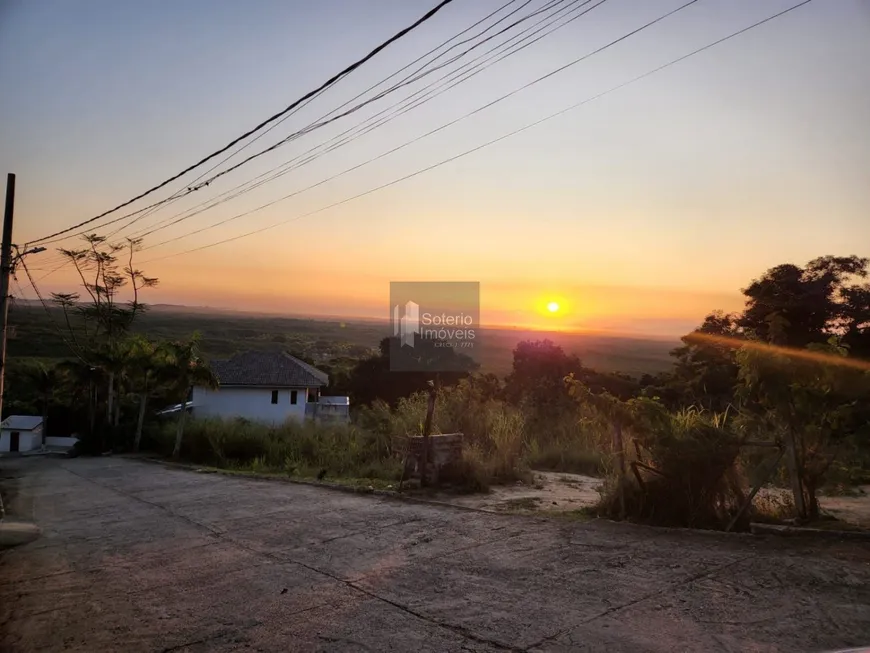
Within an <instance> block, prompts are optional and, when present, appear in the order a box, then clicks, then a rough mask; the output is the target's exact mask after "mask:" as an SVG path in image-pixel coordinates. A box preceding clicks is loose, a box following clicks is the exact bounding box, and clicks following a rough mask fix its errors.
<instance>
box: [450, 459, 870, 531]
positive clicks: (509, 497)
mask: <svg viewBox="0 0 870 653" xmlns="http://www.w3.org/2000/svg"><path fill="white" fill-rule="evenodd" d="M533 476H534V480H533V482H532V483H515V484H513V485H507V486H502V487H495V488H493V489H492V491H491V492H489V493H487V494H472V495H468V496H459V497H457V496H452V495H442V496H439V497H438V499H439V500H440V501H445V502H447V503H451V504H454V505H459V506H465V507H469V508H477V509H479V510H487V511H492V512H520V513H533V512H570V511H574V510H579V509H581V508H585V507H589V506H593V505H595V504H596V502H597V501H598V498H599V494H598V490H599V488H600V487H601V479H597V478H593V477H591V476H583V475H581V474H566V473H562V472H534V473H533ZM788 496H789V491H788V490H785V489H778V488H764V489H762V490H761V492H760V493H759V497H760V498H762V499H766V500H772V501H779V502H782V501H783V500H784V498H785V499H786V500H787V497H788ZM819 504H820V506H821V508H822V511H823V512H825V513H828V514H829V515H831V516H833V517H836V518H837V519H839V520H841V521H844V522H847V523H849V524H852V525H855V526H860V527H862V528H868V529H870V485H865V486H862V487H859V488H855V490H854V494H853V495H851V496H833V497H829V496H822V497H820V498H819Z"/></svg>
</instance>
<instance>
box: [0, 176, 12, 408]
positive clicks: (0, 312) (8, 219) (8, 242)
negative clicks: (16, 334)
mask: <svg viewBox="0 0 870 653" xmlns="http://www.w3.org/2000/svg"><path fill="white" fill-rule="evenodd" d="M14 210H15V175H14V174H13V173H11V172H10V173H9V174H8V175H6V211H5V213H4V214H3V240H2V242H0V320H2V333H0V418H2V414H3V385H4V384H3V381H4V378H5V376H6V329H7V327H8V324H9V277H10V275H11V274H12V213H13V211H14Z"/></svg>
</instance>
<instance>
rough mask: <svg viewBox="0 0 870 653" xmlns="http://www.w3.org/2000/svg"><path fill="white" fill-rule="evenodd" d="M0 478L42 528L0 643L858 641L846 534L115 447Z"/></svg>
mask: <svg viewBox="0 0 870 653" xmlns="http://www.w3.org/2000/svg"><path fill="white" fill-rule="evenodd" d="M10 464H12V467H11V468H10ZM3 474H5V475H7V476H10V475H11V476H18V478H17V480H15V481H14V483H15V485H16V487H14V488H13V494H17V496H14V497H13V499H12V501H11V505H10V509H11V511H13V512H18V513H19V514H21V513H25V514H31V515H32V517H33V518H34V519H35V520H36V521H37V522H38V524H39V525H40V526H41V527H42V529H43V535H42V537H41V538H40V539H38V540H36V541H35V542H32V543H30V544H27V545H24V546H22V547H18V548H15V549H12V550H9V551H7V552H5V553H3V554H0V555H2V557H0V628H2V632H0V650H4V651H5V650H9V651H88V652H91V653H95V652H98V651H125V652H135V651H236V650H246V651H318V650H320V651H414V652H415V653H419V652H421V651H437V652H443V651H501V650H523V651H607V652H608V653H610V652H615V651H633V652H634V651H662V652H664V651H667V652H669V653H670V652H671V651H789V652H792V651H820V650H826V649H831V648H835V647H845V646H856V645H859V644H862V643H870V550H868V549H870V547H868V546H867V545H866V543H857V542H852V543H845V542H843V543H837V542H826V543H820V542H815V543H810V542H806V541H802V542H801V541H798V542H795V541H785V540H781V539H758V538H753V537H751V536H723V535H717V534H703V533H690V532H679V531H662V530H654V529H646V528H640V527H631V526H627V525H618V524H610V523H606V522H590V523H567V522H555V521H544V520H538V519H531V518H525V517H512V516H507V515H491V514H482V513H478V512H470V511H462V510H458V509H452V508H442V507H438V506H431V505H420V504H410V503H403V502H397V501H391V500H387V499H379V498H377V497H371V496H368V497H367V496H357V495H349V494H345V493H341V492H334V491H330V490H326V489H320V488H313V487H308V486H301V485H293V484H285V483H278V482H268V481H256V480H250V479H243V478H230V477H226V476H219V475H214V474H196V473H192V472H186V471H181V470H176V469H166V468H163V467H161V466H157V465H152V464H145V463H141V462H136V461H132V460H126V459H118V458H108V459H106V458H103V459H75V460H67V459H40V460H27V461H24V460H21V459H19V460H17V461H14V462H11V461H9V460H8V459H7V460H5V461H0V476H2V475H3ZM0 480H2V479H0ZM7 483H8V479H7Z"/></svg>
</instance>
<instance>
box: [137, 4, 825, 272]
mask: <svg viewBox="0 0 870 653" xmlns="http://www.w3.org/2000/svg"><path fill="white" fill-rule="evenodd" d="M810 2H812V0H803V1H802V2H799V3H798V4H796V5H793V6H791V7H789V8H787V9H784V10H782V11H780V12H778V13H776V14H773V15H772V16H769V17H767V18H764V19H762V20H759V21H757V22H755V23H753V24H751V25H749V26H748V27H744V28H743V29H741V30H738V31H736V32H732V33H731V34H729V35H727V36H725V37H723V38H721V39H718V40H716V41H713V42H712V43H709V44H707V45H705V46H703V47H701V48H698V49H697V50H693V51H692V52H690V53H688V54H685V55H683V56H681V57H678V58H676V59H673V60H671V61H669V62H668V63H665V64H663V65H661V66H658V67H657V68H654V69H652V70H649V71H647V72H645V73H643V74H642V75H638V76H637V77H634V78H632V79H630V80H628V81H626V82H623V83H621V84H619V85H617V86H613V87H611V88H609V89H607V90H606V91H603V92H601V93H598V94H597V95H594V96H592V97H589V98H586V99H585V100H582V101H580V102H577V103H575V104H572V105H571V106H568V107H566V108H564V109H561V110H559V111H557V112H555V113H551V114H550V115H548V116H545V117H544V118H541V119H539V120H536V121H535V122H532V123H529V124H527V125H525V126H523V127H520V128H519V129H515V130H514V131H511V132H508V133H506V134H503V135H501V136H499V137H497V138H494V139H492V140H489V141H487V142H485V143H482V144H481V145H478V146H476V147H473V148H471V149H468V150H465V151H464V152H461V153H459V154H456V155H454V156H452V157H449V158H447V159H443V160H442V161H439V162H438V163H435V164H432V165H430V166H427V167H425V168H421V169H420V170H417V171H415V172H412V173H410V174H408V175H405V176H403V177H399V178H398V179H394V180H392V181H390V182H387V183H385V184H382V185H380V186H377V187H375V188H371V189H369V190H367V191H364V192H362V193H359V194H357V195H353V196H351V197H348V198H345V199H343V200H340V201H338V202H334V203H332V204H329V205H328V206H324V207H322V208H319V209H316V210H314V211H309V212H308V213H304V214H302V215H298V216H294V217H292V218H288V219H286V220H281V221H280V222H276V223H273V224H271V225H267V226H265V227H261V228H259V229H255V230H252V231H249V232H246V233H244V234H239V235H237V236H233V237H231V238H226V239H224V240H220V241H217V242H214V243H209V244H208V245H202V246H200V247H194V248H192V249H188V250H185V251H182V252H177V253H174V254H168V255H166V256H160V257H157V258H153V259H149V260H148V261H143V263H151V262H154V261H161V260H164V259H168V258H173V257H175V256H182V255H185V254H190V253H193V252H198V251H201V250H204V249H209V248H211V247H216V246H218V245H223V244H226V243H230V242H233V241H236V240H240V239H242V238H247V237H248V236H253V235H255V234H258V233H262V232H264V231H268V230H270V229H274V228H275V227H279V226H281V225H284V224H287V223H289V222H292V221H294V220H298V219H301V218H305V217H309V216H311V215H315V214H317V213H321V212H323V211H327V210H329V209H332V208H335V207H337V206H340V205H342V204H346V203H348V202H351V201H353V200H356V199H359V198H361V197H364V196H366V195H370V194H372V193H375V192H377V191H379V190H383V189H384V188H388V187H390V186H393V185H395V184H398V183H401V182H403V181H407V180H408V179H411V178H413V177H416V176H418V175H421V174H423V173H425V172H429V171H430V170H434V169H435V168H438V167H440V166H442V165H445V164H447V163H451V162H452V161H456V160H457V159H460V158H463V157H465V156H468V155H469V154H473V153H474V152H477V151H479V150H482V149H484V148H486V147H489V146H490V145H494V144H495V143H498V142H500V141H503V140H505V139H507V138H510V137H511V136H515V135H516V134H519V133H521V132H524V131H526V130H528V129H531V128H533V127H536V126H537V125H540V124H542V123H544V122H547V121H548V120H552V119H553V118H556V117H558V116H561V115H563V114H565V113H568V112H569V111H572V110H574V109H577V108H579V107H581V106H583V105H585V104H588V103H590V102H593V101H595V100H597V99H600V98H602V97H604V96H605V95H608V94H610V93H613V92H614V91H617V90H620V89H622V88H625V87H626V86H629V85H630V84H634V83H635V82H638V81H640V80H642V79H645V78H647V77H649V76H651V75H653V74H655V73H657V72H660V71H662V70H664V69H666V68H669V67H671V66H673V65H675V64H677V63H680V62H681V61H685V60H686V59H688V58H689V57H693V56H695V55H697V54H700V53H701V52H704V51H706V50H709V49H710V48H713V47H715V46H717V45H720V44H722V43H724V42H726V41H729V40H730V39H733V38H735V37H737V36H740V35H742V34H745V33H746V32H748V31H750V30H752V29H755V28H756V27H759V26H761V25H764V24H765V23H768V22H770V21H772V20H774V19H776V18H779V17H781V16H783V15H785V14H787V13H789V12H791V11H794V10H795V9H798V8H799V7H802V6H804V5H807V4H809V3H810ZM688 4H692V3H688ZM688 4H686V5H683V6H681V7H678V8H677V9H676V10H674V12H676V11H679V10H681V9H683V8H684V7H686V6H688ZM674 12H671V13H674ZM666 15H669V14H666ZM657 20H661V18H660V19H657ZM623 38H624V37H623ZM287 197H290V196H287ZM287 197H283V198H280V199H278V200H275V201H273V202H269V203H268V204H264V205H262V206H260V207H257V208H256V209H253V210H252V211H249V212H247V214H250V213H253V212H255V211H259V210H261V209H264V208H266V207H268V206H271V205H273V204H276V203H277V202H280V201H282V200H284V199H287ZM247 214H246V215H247Z"/></svg>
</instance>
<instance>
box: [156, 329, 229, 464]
mask: <svg viewBox="0 0 870 653" xmlns="http://www.w3.org/2000/svg"><path fill="white" fill-rule="evenodd" d="M166 353H167V363H168V365H169V370H168V374H171V376H172V378H173V381H172V385H173V386H174V388H175V390H176V392H177V393H178V396H180V397H181V415H180V416H179V418H178V428H177V430H176V433H175V446H174V448H173V449H172V457H173V458H178V457H179V456H180V455H181V442H182V438H183V437H184V423H185V421H186V420H187V405H186V403H187V400H188V397H189V396H190V393H191V391H192V390H193V387H194V386H204V387H207V388H216V387H217V386H218V381H217V378H216V377H215V375H214V373H213V372H212V371H211V369H209V367H208V365H207V364H206V363H205V361H203V360H202V359H201V358H200V356H199V337H198V335H197V334H194V336H193V338H191V339H190V340H188V341H187V342H173V343H168V344H167V346H166Z"/></svg>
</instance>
